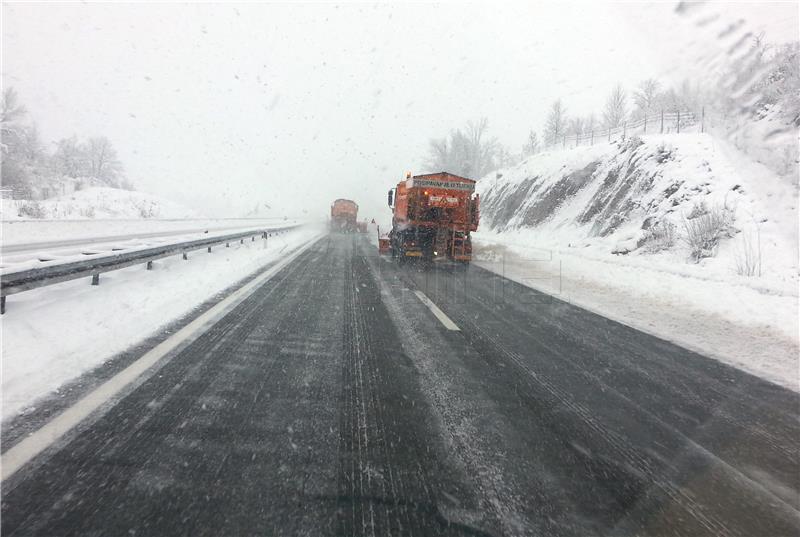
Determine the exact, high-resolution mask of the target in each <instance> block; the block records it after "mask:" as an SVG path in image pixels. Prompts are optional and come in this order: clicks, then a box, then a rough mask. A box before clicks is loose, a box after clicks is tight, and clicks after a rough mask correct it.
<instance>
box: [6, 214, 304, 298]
mask: <svg viewBox="0 0 800 537" xmlns="http://www.w3.org/2000/svg"><path fill="white" fill-rule="evenodd" d="M299 225H300V224H293V225H285V226H278V227H261V228H256V229H251V230H248V231H243V232H238V233H232V234H224V235H211V236H208V237H204V238H201V239H194V240H188V241H180V242H172V243H169V244H162V245H158V246H151V245H138V246H133V247H131V248H115V247H111V249H110V250H106V251H92V250H88V251H84V252H82V253H80V254H76V255H69V256H53V257H48V256H43V257H42V258H41V259H39V260H36V261H29V262H26V263H20V264H12V265H10V266H4V267H2V268H0V314H3V313H5V309H6V297H7V296H8V295H13V294H16V293H21V292H23V291H29V290H31V289H37V288H39V287H45V286H48V285H53V284H56V283H61V282H65V281H70V280H76V279H79V278H84V277H88V276H91V277H92V285H99V283H100V274H102V273H103V272H110V271H113V270H119V269H122V268H126V267H130V266H133V265H140V264H144V265H146V267H147V268H148V269H150V268H152V262H153V261H155V260H157V259H161V258H164V257H169V256H173V255H178V254H182V255H183V258H184V259H188V257H187V253H188V252H191V251H194V250H201V249H203V248H206V249H207V250H208V251H209V252H211V248H212V247H214V246H219V245H222V244H225V245H226V247H227V246H230V243H231V242H236V241H240V242H242V243H243V242H244V241H245V240H246V239H250V240H251V241H255V239H256V237H259V238H261V239H264V240H266V239H267V238H268V237H269V236H271V235H273V234H280V233H285V232H287V231H289V230H290V229H294V228H297V227H298V226H299ZM33 265H35V266H33Z"/></svg>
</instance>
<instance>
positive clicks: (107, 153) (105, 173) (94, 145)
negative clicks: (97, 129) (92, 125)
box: [84, 136, 122, 186]
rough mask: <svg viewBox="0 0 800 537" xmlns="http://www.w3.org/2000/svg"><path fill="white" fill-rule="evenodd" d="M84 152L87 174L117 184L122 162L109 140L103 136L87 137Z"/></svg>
mask: <svg viewBox="0 0 800 537" xmlns="http://www.w3.org/2000/svg"><path fill="white" fill-rule="evenodd" d="M84 153H85V155H86V162H87V165H88V172H89V176H91V177H97V178H98V179H100V180H102V181H103V182H105V183H108V184H109V185H111V186H117V184H118V178H119V175H120V174H121V173H122V163H120V161H119V158H118V157H117V150H116V149H114V147H113V146H112V145H111V141H110V140H109V139H108V138H106V137H105V136H97V137H95V138H89V141H88V142H87V143H86V146H85V150H84Z"/></svg>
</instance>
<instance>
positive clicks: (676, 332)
mask: <svg viewBox="0 0 800 537" xmlns="http://www.w3.org/2000/svg"><path fill="white" fill-rule="evenodd" d="M500 173H501V174H502V176H501V177H500V178H496V177H495V176H489V177H486V178H484V179H483V180H482V181H481V182H480V183H479V187H478V188H479V192H480V194H481V197H482V215H483V218H484V219H483V221H482V223H481V231H480V232H479V233H477V234H476V235H475V243H476V254H477V257H478V258H482V259H483V261H478V264H479V265H481V264H482V265H484V266H486V268H490V269H491V270H495V271H498V272H504V273H505V275H506V276H507V277H510V278H512V279H515V280H518V281H521V282H522V283H525V284H527V285H530V286H532V287H536V288H540V289H542V290H544V291H547V292H550V293H554V294H556V295H558V296H560V297H562V298H565V299H567V300H569V301H571V302H573V303H576V304H578V305H581V306H584V307H587V308H588V309H592V310H595V311H598V312H600V313H602V314H603V315H606V316H608V317H611V318H614V319H617V320H619V321H621V322H624V323H626V324H629V325H631V326H635V327H637V328H640V329H643V330H646V331H648V332H650V333H653V334H655V335H658V336H661V337H663V338H665V339H669V340H671V341H675V342H677V343H679V344H682V345H684V346H686V347H688V348H691V349H694V350H698V351H700V352H702V353H703V354H706V355H708V356H712V357H714V358H717V359H719V360H721V361H724V362H727V363H730V364H732V365H735V366H737V367H740V368H742V369H745V370H747V371H749V372H751V373H753V374H756V375H759V376H762V377H763V378H766V379H768V380H771V381H773V382H776V383H779V384H782V385H784V386H787V387H790V388H792V389H794V390H800V358H799V355H798V329H799V327H798V234H797V215H798V211H797V202H798V195H797V185H796V182H793V181H791V180H787V178H785V177H780V176H777V175H775V174H774V173H773V172H771V171H770V170H769V169H768V168H766V167H765V166H763V165H762V164H759V163H756V162H753V161H752V160H750V159H749V158H747V157H746V156H744V155H743V154H742V153H740V152H739V151H737V150H736V149H734V148H733V147H732V146H731V145H729V144H728V143H726V142H724V141H721V140H719V139H715V138H713V137H711V136H708V135H704V134H683V135H665V136H646V137H642V138H641V140H639V141H629V142H627V143H619V144H615V143H612V144H603V145H598V146H593V147H581V148H577V149H572V150H564V151H551V152H546V153H542V154H539V155H535V156H534V157H532V158H530V159H528V160H527V161H525V162H523V163H522V164H520V165H519V166H517V167H515V168H512V169H508V170H502V171H501V172H500ZM703 207H705V208H716V209H721V210H724V211H725V212H726V214H727V215H728V217H729V219H730V226H729V228H728V229H727V230H726V232H725V233H723V234H722V235H721V238H720V240H719V244H718V245H717V246H716V247H714V248H712V251H711V252H710V253H712V254H713V255H712V256H711V257H705V258H702V259H700V260H699V262H694V261H693V260H691V255H690V249H689V247H688V245H687V244H686V241H685V238H686V236H685V235H686V228H685V226H686V223H687V222H689V221H691V220H692V218H695V216H693V213H697V212H698V211H700V212H702V211H701V209H702V208H703ZM656 224H657V225H659V226H662V228H663V226H671V227H672V229H673V231H674V235H675V236H674V240H673V241H666V242H665V243H663V244H658V243H654V242H653V241H652V237H651V235H650V234H649V232H648V229H652V227H653V226H654V225H656ZM614 252H616V253H614ZM746 252H749V253H750V254H754V253H758V252H760V253H758V257H759V259H760V266H761V271H760V275H751V276H745V275H741V274H740V272H741V271H740V270H738V269H737V265H741V261H742V258H743V257H744V255H745V253H746Z"/></svg>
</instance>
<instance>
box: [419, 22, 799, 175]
mask: <svg viewBox="0 0 800 537" xmlns="http://www.w3.org/2000/svg"><path fill="white" fill-rule="evenodd" d="M746 46H748V50H747V51H745V53H743V54H740V55H739V56H738V57H737V58H736V59H735V60H734V61H733V62H732V63H731V64H730V65H729V66H728V68H727V70H726V71H724V72H723V73H722V74H721V75H720V76H719V78H715V79H714V80H710V81H708V82H707V83H706V84H705V85H701V84H700V83H699V82H692V81H690V80H684V81H683V82H682V83H681V84H680V85H678V86H677V87H674V88H673V87H666V86H665V85H664V84H663V83H662V82H660V81H659V80H656V79H653V78H648V79H645V80H642V81H641V82H640V83H639V84H637V85H636V87H635V88H634V89H633V90H632V91H630V90H628V89H626V88H625V87H624V86H623V85H622V84H616V85H615V86H614V87H613V88H611V90H610V91H609V93H608V94H607V95H606V98H605V101H604V104H603V107H602V109H601V110H599V111H598V112H595V113H589V114H586V115H570V114H569V113H568V109H567V106H566V105H565V103H564V101H563V100H562V99H560V98H558V99H556V100H554V101H553V102H552V104H551V105H550V107H549V109H548V113H547V116H546V120H545V124H544V125H543V128H542V130H541V135H540V133H539V132H537V130H536V129H531V130H530V132H529V133H528V136H527V138H526V140H525V142H524V143H523V144H522V147H521V151H520V152H514V151H511V150H509V149H508V148H507V147H505V146H503V145H502V144H501V143H499V141H498V140H497V138H496V137H493V136H491V135H490V134H489V121H488V119H487V118H481V119H479V120H476V121H470V122H468V123H467V125H466V126H465V127H463V128H460V129H455V130H453V131H451V132H450V135H449V136H447V137H444V138H434V139H431V140H430V141H429V145H428V155H427V158H426V159H425V161H424V164H425V166H426V167H427V168H428V169H429V170H432V171H441V170H447V171H452V172H453V173H456V174H458V175H464V176H466V177H472V178H475V179H480V178H481V177H484V176H486V174H488V173H490V172H492V171H494V170H497V169H499V168H503V167H507V166H511V165H514V164H516V163H518V162H520V161H521V160H523V159H524V158H527V157H530V156H531V155H534V154H535V153H538V152H540V151H542V150H543V149H545V148H546V147H550V146H553V145H556V144H560V143H561V141H562V140H563V139H564V137H565V136H566V137H572V136H577V137H587V136H590V135H591V134H592V133H600V132H603V133H605V132H608V131H609V130H613V129H619V128H621V127H623V125H625V124H626V122H628V123H633V122H636V121H638V120H641V119H643V118H647V117H652V116H654V115H656V114H659V113H661V112H665V113H671V112H684V111H686V112H690V113H692V114H694V115H695V116H696V117H699V116H700V114H701V110H703V109H705V110H704V111H705V113H706V115H707V118H706V119H707V122H710V124H711V126H712V127H716V129H717V130H718V131H721V134H723V135H725V134H726V131H731V130H737V129H740V128H741V127H742V125H743V124H747V123H748V122H750V123H752V122H753V121H754V120H757V119H759V118H761V117H763V115H764V114H765V113H766V111H768V110H770V109H771V107H775V108H776V109H777V110H779V111H780V114H781V115H782V116H783V120H784V122H785V123H786V124H787V125H790V126H793V127H794V128H795V129H796V128H797V127H800V61H799V60H800V44H798V43H797V42H794V43H788V44H785V45H780V46H776V45H771V44H769V43H767V42H766V40H765V39H764V34H759V35H757V36H754V37H752V38H751V39H750V41H749V45H746ZM742 149H744V150H747V148H746V147H743V148H742ZM795 153H796V151H795ZM793 158H794V157H793V156H792V155H789V156H788V157H787V159H788V161H792V159H793ZM794 160H796V159H794ZM795 167H796V163H795Z"/></svg>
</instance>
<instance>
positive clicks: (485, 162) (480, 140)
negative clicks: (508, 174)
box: [426, 118, 500, 179]
mask: <svg viewBox="0 0 800 537" xmlns="http://www.w3.org/2000/svg"><path fill="white" fill-rule="evenodd" d="M488 130H489V121H488V120H487V119H486V118H481V119H479V120H477V121H469V122H468V123H467V125H466V127H465V128H464V129H463V130H462V129H455V130H453V131H452V132H451V133H450V137H449V139H448V138H436V139H431V140H430V141H429V143H428V158H427V161H426V166H427V167H428V168H429V169H430V170H431V171H448V172H451V173H455V174H457V175H462V176H464V177H470V178H473V179H480V178H481V177H483V176H484V175H486V174H487V173H489V172H490V171H492V170H494V169H496V168H497V162H498V156H499V152H500V145H499V144H498V142H497V139H496V138H493V137H489V135H488Z"/></svg>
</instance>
